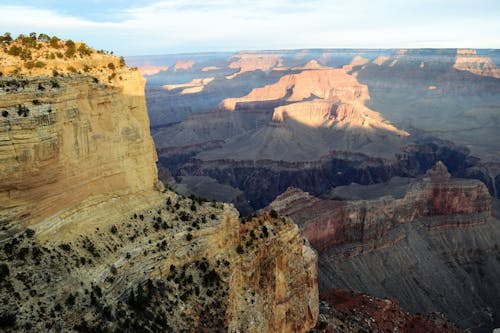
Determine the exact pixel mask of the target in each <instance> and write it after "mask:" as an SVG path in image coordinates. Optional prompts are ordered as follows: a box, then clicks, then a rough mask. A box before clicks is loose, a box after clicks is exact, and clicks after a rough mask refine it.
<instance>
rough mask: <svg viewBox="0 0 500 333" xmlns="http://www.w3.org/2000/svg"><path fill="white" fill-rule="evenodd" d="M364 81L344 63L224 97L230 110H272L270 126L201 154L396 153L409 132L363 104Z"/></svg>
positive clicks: (306, 156)
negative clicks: (244, 93)
mask: <svg viewBox="0 0 500 333" xmlns="http://www.w3.org/2000/svg"><path fill="white" fill-rule="evenodd" d="M368 98H369V95H368V89H367V87H366V86H364V85H361V84H359V82H357V80H356V78H354V77H353V76H351V75H349V74H347V73H345V71H343V70H340V69H311V70H303V71H301V72H300V73H297V74H289V75H285V76H283V77H281V79H280V80H279V81H278V82H276V83H274V84H271V85H267V86H264V87H261V88H255V89H253V90H252V92H250V94H248V95H246V96H244V97H241V98H231V99H226V100H224V101H223V102H222V103H221V108H222V109H223V110H228V111H233V112H234V111H237V112H247V111H261V112H265V111H267V112H269V113H272V118H271V122H270V123H269V124H268V126H265V127H262V128H260V129H257V130H256V131H252V132H249V133H247V134H246V135H241V136H240V137H238V138H235V139H234V140H231V141H228V143H227V144H226V145H225V146H223V147H222V148H221V149H215V150H212V151H208V152H204V153H201V154H199V155H198V156H197V157H198V158H199V159H202V160H223V159H225V158H227V157H228V156H231V158H232V159H234V160H282V161H317V160H319V159H320V158H321V157H322V156H324V155H326V154H328V153H329V152H331V151H351V152H363V153H366V154H369V155H371V156H384V157H392V156H393V155H394V153H395V152H397V151H399V149H400V148H401V146H402V145H403V144H404V143H405V141H406V140H405V139H406V138H407V137H408V135H409V134H408V133H407V132H405V131H401V130H398V129H397V128H395V127H394V126H393V125H391V124H389V123H388V122H387V121H385V120H384V119H383V118H382V117H381V116H380V115H379V114H378V113H377V112H375V111H372V110H370V109H368V108H367V107H366V106H364V103H365V101H366V100H367V99H368Z"/></svg>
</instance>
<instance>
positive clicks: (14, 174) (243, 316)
mask: <svg viewBox="0 0 500 333" xmlns="http://www.w3.org/2000/svg"><path fill="white" fill-rule="evenodd" d="M41 38H42V36H40V39H37V37H36V35H35V36H34V37H33V36H29V37H28V36H21V37H18V38H17V39H16V40H13V41H10V42H7V43H6V44H5V43H4V44H3V45H2V47H1V48H0V72H1V73H2V75H1V76H0V114H1V117H0V124H1V125H0V159H1V164H0V179H1V182H0V199H1V200H0V229H1V230H0V271H1V273H0V298H1V299H2V311H1V314H0V329H1V330H2V331H7V332H20V331H26V332H28V331H55V332H68V331H77V332H96V331H99V332H123V331H128V332H144V331H149V332H156V331H176V332H199V331H207V332H210V331H222V330H227V331H231V332H232V331H244V332H273V331H274V332H303V331H306V330H308V329H310V328H313V327H314V326H315V324H316V319H317V315H318V289H317V258H316V254H315V252H314V251H313V250H312V249H311V248H310V247H309V245H308V243H307V241H306V240H304V239H303V237H302V235H301V234H300V231H299V229H298V227H297V226H296V225H295V224H294V223H293V221H291V220H290V219H288V218H285V217H279V218H276V217H272V216H269V215H261V216H259V217H255V218H250V219H245V220H243V219H241V218H240V217H239V213H238V212H237V211H236V210H235V209H234V207H232V206H230V205H228V204H224V203H218V202H208V201H206V200H203V199H201V198H198V197H194V196H191V197H189V198H188V197H184V196H181V195H178V194H175V193H174V192H172V191H170V190H167V189H165V187H164V186H163V184H162V183H161V182H160V181H159V180H158V176H157V168H156V165H155V161H156V159H157V155H156V152H155V148H154V145H153V140H152V137H151V135H150V131H149V127H150V123H149V118H148V115H147V111H146V101H145V96H144V85H145V80H144V78H143V77H142V76H141V74H140V72H139V71H138V70H136V69H131V68H128V67H126V66H125V64H124V61H123V59H121V58H118V57H115V56H113V55H112V54H109V53H106V52H101V51H95V50H93V49H90V48H88V47H87V46H86V45H85V44H83V43H75V42H72V41H62V40H59V39H58V38H56V37H52V38H51V39H49V40H45V39H41ZM82 45H83V46H82ZM19 49H20V50H21V51H20V52H22V54H24V56H23V57H21V56H20V55H19V54H18V53H17V51H16V52H14V51H12V50H19ZM56 53H57V55H56ZM52 54H54V56H52ZM30 57H31V59H37V61H38V62H40V63H38V62H37V63H36V65H34V66H31V62H30V61H32V60H30ZM42 60H43V61H42ZM191 66H193V63H191V62H179V63H178V66H176V68H175V69H176V70H177V71H181V72H182V71H184V70H188V69H189V68H190V67H191ZM250 267H251V268H252V269H249V268H250Z"/></svg>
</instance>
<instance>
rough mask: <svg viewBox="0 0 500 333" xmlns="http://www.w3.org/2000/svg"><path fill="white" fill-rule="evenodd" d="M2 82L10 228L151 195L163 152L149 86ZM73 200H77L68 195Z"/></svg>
mask: <svg viewBox="0 0 500 333" xmlns="http://www.w3.org/2000/svg"><path fill="white" fill-rule="evenodd" d="M118 75H119V76H120V80H116V81H113V82H112V83H111V84H102V83H99V82H100V81H99V80H98V79H93V78H92V77H90V76H86V75H72V76H69V77H54V78H48V77H29V78H20V77H5V78H0V109H1V110H2V112H3V114H4V115H5V116H4V117H1V118H0V124H1V125H0V126H1V127H0V138H1V139H0V160H1V163H0V198H1V200H0V209H1V211H2V213H1V221H2V224H3V225H4V226H6V227H7V226H8V227H13V226H19V225H22V224H24V223H29V224H32V223H35V222H37V221H39V220H40V219H43V218H45V217H48V216H50V215H52V214H54V213H55V212H57V211H59V210H61V209H64V208H66V207H69V206H71V205H74V204H76V203H79V202H80V201H82V200H85V199H87V198H88V197H91V196H94V195H118V196H121V195H123V196H130V195H133V194H134V193H140V192H143V191H146V192H151V191H153V189H154V185H155V183H156V181H157V170H156V167H155V165H154V162H155V160H156V152H155V150H154V145H153V141H152V139H151V136H150V134H149V120H148V117H147V114H146V105H145V101H144V83H145V81H144V79H143V78H142V76H141V75H140V73H139V72H137V71H132V70H128V69H121V70H120V71H119V74H118ZM68 193H71V195H68Z"/></svg>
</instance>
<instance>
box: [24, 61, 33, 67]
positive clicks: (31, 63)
mask: <svg viewBox="0 0 500 333" xmlns="http://www.w3.org/2000/svg"><path fill="white" fill-rule="evenodd" d="M24 67H26V68H27V69H32V68H33V67H35V62H33V61H28V62H26V63H24Z"/></svg>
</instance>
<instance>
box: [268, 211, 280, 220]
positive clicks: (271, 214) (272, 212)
mask: <svg viewBox="0 0 500 333" xmlns="http://www.w3.org/2000/svg"><path fill="white" fill-rule="evenodd" d="M269 216H271V217H272V218H273V219H277V218H278V212H277V211H275V210H274V209H271V211H270V212H269Z"/></svg>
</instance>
